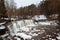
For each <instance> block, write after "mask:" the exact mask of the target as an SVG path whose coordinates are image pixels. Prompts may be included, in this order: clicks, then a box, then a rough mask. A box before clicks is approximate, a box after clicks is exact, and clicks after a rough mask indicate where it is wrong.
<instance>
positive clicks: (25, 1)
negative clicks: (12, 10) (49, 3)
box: [15, 0, 42, 8]
mask: <svg viewBox="0 0 60 40" xmlns="http://www.w3.org/2000/svg"><path fill="white" fill-rule="evenodd" d="M40 1H42V0H15V3H16V6H17V8H19V7H24V6H28V5H31V4H38V3H40Z"/></svg>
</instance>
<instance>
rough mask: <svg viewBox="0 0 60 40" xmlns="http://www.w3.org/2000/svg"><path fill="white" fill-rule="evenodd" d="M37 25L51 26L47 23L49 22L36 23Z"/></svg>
mask: <svg viewBox="0 0 60 40" xmlns="http://www.w3.org/2000/svg"><path fill="white" fill-rule="evenodd" d="M38 24H40V25H51V23H49V22H38Z"/></svg>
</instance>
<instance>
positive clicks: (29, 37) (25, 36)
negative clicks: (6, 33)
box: [16, 33, 32, 39]
mask: <svg viewBox="0 0 60 40" xmlns="http://www.w3.org/2000/svg"><path fill="white" fill-rule="evenodd" d="M16 35H17V36H20V37H22V38H24V39H31V38H32V36H30V35H26V34H25V33H17V34H16Z"/></svg>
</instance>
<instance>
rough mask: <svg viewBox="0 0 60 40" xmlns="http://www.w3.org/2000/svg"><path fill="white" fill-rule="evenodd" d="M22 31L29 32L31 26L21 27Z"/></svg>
mask: <svg viewBox="0 0 60 40" xmlns="http://www.w3.org/2000/svg"><path fill="white" fill-rule="evenodd" d="M20 29H21V30H22V31H25V32H28V31H29V28H27V27H21V28H20Z"/></svg>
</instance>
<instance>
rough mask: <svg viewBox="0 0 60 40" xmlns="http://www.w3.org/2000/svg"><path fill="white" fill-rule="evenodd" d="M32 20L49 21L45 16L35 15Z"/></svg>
mask: <svg viewBox="0 0 60 40" xmlns="http://www.w3.org/2000/svg"><path fill="white" fill-rule="evenodd" d="M32 19H35V20H37V21H38V20H45V19H47V18H46V16H45V15H35V16H34V17H32Z"/></svg>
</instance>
